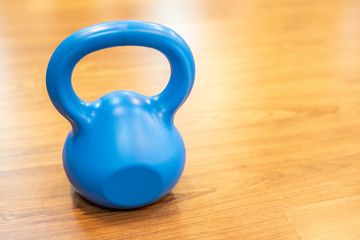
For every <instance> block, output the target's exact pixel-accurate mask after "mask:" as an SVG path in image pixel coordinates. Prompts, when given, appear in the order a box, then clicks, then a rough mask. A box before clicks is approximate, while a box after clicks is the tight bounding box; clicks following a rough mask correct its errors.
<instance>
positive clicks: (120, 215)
mask: <svg viewBox="0 0 360 240" xmlns="http://www.w3.org/2000/svg"><path fill="white" fill-rule="evenodd" d="M70 191H71V197H72V200H73V209H72V211H73V214H74V216H75V218H76V219H77V220H78V223H79V224H80V225H81V226H82V227H83V229H84V230H86V229H87V228H88V221H81V220H85V219H92V220H93V221H96V222H97V224H99V226H104V227H106V226H112V225H114V224H126V223H128V222H130V221H131V222H134V221H144V219H148V218H157V217H163V216H169V215H173V214H178V213H179V208H178V206H177V202H178V201H177V195H176V194H173V193H172V192H170V193H169V194H167V195H166V196H165V197H163V198H162V199H160V200H158V201H157V202H155V203H153V204H151V205H148V206H144V207H140V208H135V209H125V210H120V209H110V208H104V207H101V206H98V205H96V204H94V203H92V202H90V201H88V200H86V199H85V198H84V197H82V196H81V195H80V194H79V193H78V192H76V191H75V190H74V189H73V188H71V190H70Z"/></svg>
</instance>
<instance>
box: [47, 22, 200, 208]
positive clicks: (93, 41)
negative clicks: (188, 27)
mask: <svg viewBox="0 0 360 240" xmlns="http://www.w3.org/2000/svg"><path fill="white" fill-rule="evenodd" d="M130 45H131V46H143V47H150V48H154V49H157V50H159V51H160V52H162V53H163V54H164V55H165V56H166V57H167V59H168V60H169V62H170V65H171V77H170V80H169V83H168V85H167V86H166V88H165V89H164V90H163V92H161V93H160V94H159V95H156V96H151V97H148V96H144V95H141V94H139V93H136V92H132V91H115V92H111V93H108V94H106V95H104V96H102V97H101V98H99V99H98V100H96V101H94V102H86V101H84V100H81V99H80V98H79V97H78V96H77V95H76V94H75V92H74V90H73V88H72V84H71V75H72V71H73V69H74V67H75V65H76V64H77V63H78V62H79V61H80V59H81V58H83V57H84V56H85V55H87V54H89V53H91V52H94V51H97V50H100V49H104V48H108V47H115V46H130ZM194 77H195V65H194V59H193V56H192V53H191V51H190V49H189V47H188V45H187V44H186V42H185V41H184V40H183V39H182V38H181V37H180V36H179V35H178V34H177V33H175V32H174V31H172V30H171V29H169V28H167V27H165V26H162V25H159V24H156V23H150V22H142V21H114V22H107V23H101V24H97V25H93V26H90V27H87V28H84V29H81V30H79V31H77V32H75V33H73V34H71V35H70V36H69V37H68V38H66V39H65V40H64V41H63V42H62V43H61V44H60V45H59V46H58V47H57V48H56V50H55V52H54V53H53V55H52V57H51V59H50V62H49V65H48V69H47V73H46V85H47V90H48V93H49V96H50V99H51V101H52V103H53V104H54V106H55V108H56V109H57V110H58V111H59V112H60V113H61V114H62V115H63V116H64V117H65V118H66V119H67V120H68V121H69V122H70V123H71V126H72V129H71V130H70V132H69V134H68V136H67V138H66V141H65V145H64V149H63V163H64V169H65V172H66V174H67V177H68V178H69V181H70V182H71V184H72V185H73V187H74V188H75V190H76V191H77V192H79V193H80V194H81V195H82V196H83V197H85V198H86V199H88V200H90V201H91V202H93V203H96V204H98V205H101V206H104V207H108V208H115V209H130V208H137V207H142V206H145V205H148V204H151V203H153V202H155V201H157V200H159V199H160V198H162V197H164V196H165V195H166V194H167V193H169V192H170V190H171V189H172V188H173V187H174V186H175V184H176V183H177V182H178V180H179V179H180V177H181V174H182V172H183V169H184V165H185V146H184V142H183V140H182V138H181V135H180V133H179V132H178V130H177V129H176V128H175V126H174V122H173V119H174V114H175V112H176V110H177V109H178V108H179V107H180V106H181V105H182V104H183V102H184V101H185V100H186V98H187V97H188V95H189V93H190V91H191V88H192V86H193V82H194Z"/></svg>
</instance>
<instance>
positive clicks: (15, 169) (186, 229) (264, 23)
mask: <svg viewBox="0 0 360 240" xmlns="http://www.w3.org/2000/svg"><path fill="white" fill-rule="evenodd" d="M122 19H136V20H148V21H152V22H158V23H161V24H163V25H166V26H168V27H170V28H172V29H174V30H175V31H176V32H178V33H179V34H180V35H181V36H182V37H183V38H184V39H185V40H186V41H187V42H188V44H189V46H190V48H191V49H192V51H193V53H194V57H195V61H196V67H197V73H196V74H197V75H196V79H195V85H194V88H193V91H192V93H191V94H190V97H189V99H188V100H187V101H186V103H185V104H184V105H183V107H182V108H181V109H180V110H179V111H178V113H177V115H176V118H175V124H176V126H177V128H178V129H179V131H180V132H181V134H182V136H183V138H184V141H185V144H186V148H187V163H186V167H185V171H184V174H183V176H182V178H181V180H180V182H179V183H178V184H177V185H176V187H175V188H174V189H173V191H172V192H171V193H170V194H169V195H167V196H166V197H164V198H163V199H162V200H160V201H159V202H157V203H155V204H153V205H151V206H148V207H145V208H141V209H137V210H133V211H113V210H108V209H103V208H100V207H97V206H95V205H93V204H91V203H89V202H87V201H86V200H84V199H83V198H82V197H81V196H79V195H78V194H77V193H75V192H74V190H72V188H71V186H70V184H69V182H68V180H67V178H66V176H65V173H64V170H63V166H62V159H61V152H62V147H63V143H64V140H65V137H66V135H67V133H68V131H69V129H70V124H69V123H68V122H67V121H66V120H65V119H64V118H63V117H62V116H61V115H60V114H59V113H58V112H57V111H56V110H55V108H54V107H53V106H52V104H51V102H50V100H49V98H48V96H47V91H46V87H45V73H46V67H47V63H48V61H49V58H50V56H51V54H52V52H53V51H54V49H55V48H56V46H57V45H58V44H59V43H60V42H61V41H62V40H63V39H64V38H65V37H67V36H68V35H69V34H71V33H72V32H74V31H76V30H79V29H81V28H83V27H86V26H89V25H92V24H96V23H100V22H106V21H112V20H122ZM169 75H170V68H169V64H168V63H167V61H166V59H165V57H164V56H163V55H161V54H160V53H159V52H157V51H154V50H151V49H145V48H136V47H121V48H113V49H106V50H102V51H99V52H96V53H93V54H90V55H89V56H86V57H85V58H84V59H83V60H82V61H81V62H80V63H79V64H78V65H77V67H76V68H75V70H74V73H73V85H74V88H75V90H76V92H77V94H78V95H79V96H80V97H81V98H83V99H84V100H88V101H92V100H95V99H97V98H99V97H100V96H102V95H103V94H105V93H107V92H110V91H114V90H118V89H127V90H133V91H137V92H140V93H142V94H146V95H155V94H157V93H159V92H161V91H162V89H163V88H164V87H165V86H166V84H167V81H168V78H169ZM0 83H1V84H0V116H1V117H0V239H2V240H3V239H4V240H12V239H19V240H20V239H21V240H26V239H36V240H37V239H47V240H52V239H61V240H64V239H101V240H102V239H145V240H146V239H151V240H154V239H196V240H198V239H209V240H211V239H240V240H249V239H253V240H267V239H269V240H274V239H276V240H278V239H279V240H281V239H284V240H295V239H297V240H335V239H336V240H350V239H352V240H356V239H360V2H359V1H357V0H354V1H345V0H338V1H329V0H322V1H300V0H296V1H285V0H280V1H266V0H264V1H253V0H248V1H237V0H233V1H225V0H221V1H215V0H214V1H206V0H200V1H190V0H186V1H185V0H182V1H157V0H153V1H145V0H135V1H110V0H109V1H100V0H98V1H96V0H92V1H88V0H83V1H80V0H69V1H63V0H61V1H60V0H48V1H35V0H33V1H20V0H14V1H7V0H1V1H0ZM84 164H86V163H84Z"/></svg>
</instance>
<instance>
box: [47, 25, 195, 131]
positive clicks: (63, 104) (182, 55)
mask: <svg viewBox="0 0 360 240" xmlns="http://www.w3.org/2000/svg"><path fill="white" fill-rule="evenodd" d="M116 46H142V47H149V48H154V49H156V50H158V51H160V52H162V53H163V54H164V55H165V57H166V58H167V59H168V61H169V63H170V67H171V76H170V80H169V82H168V84H167V86H166V87H165V89H164V90H163V91H162V92H161V93H160V94H158V95H156V96H153V97H152V100H153V102H154V104H155V106H156V108H158V111H160V112H162V114H163V115H165V116H169V117H170V118H171V119H172V118H173V116H174V113H175V112H176V110H177V109H178V108H179V107H180V106H181V105H182V104H183V102H184V101H185V100H186V98H187V97H188V95H189V94H190V91H191V89H192V86H193V83H194V77H195V64H194V59H193V55H192V53H191V50H190V48H189V46H188V45H187V44H186V42H185V41H184V40H183V39H182V38H181V37H180V36H179V35H178V34H177V33H175V32H174V31H173V30H171V29H169V28H167V27H165V26H162V25H160V24H156V23H151V22H143V21H114V22H107V23H101V24H97V25H93V26H90V27H87V28H84V29H81V30H79V31H77V32H75V33H73V34H71V35H70V36H69V37H67V38H66V39H65V40H64V41H63V42H62V43H61V44H60V45H59V46H58V47H57V48H56V50H55V51H54V53H53V55H52V57H51V59H50V61H49V65H48V68H47V73H46V85H47V90H48V94H49V96H50V99H51V101H52V102H53V104H54V106H55V107H56V109H57V110H58V111H59V112H60V113H61V114H62V115H63V116H64V117H65V118H66V119H68V120H69V121H70V123H71V124H72V126H73V128H77V126H78V125H79V124H81V123H86V122H89V121H90V118H91V111H92V109H91V107H90V105H91V104H90V103H89V102H86V101H84V100H82V99H80V98H79V97H78V96H77V95H76V93H75V91H74V89H73V87H72V83H71V76H72V72H73V69H74V68H75V66H76V64H77V63H78V62H79V61H80V60H81V59H82V58H83V57H85V56H86V55H87V54H89V53H92V52H94V51H98V50H101V49H104V48H109V47H116Z"/></svg>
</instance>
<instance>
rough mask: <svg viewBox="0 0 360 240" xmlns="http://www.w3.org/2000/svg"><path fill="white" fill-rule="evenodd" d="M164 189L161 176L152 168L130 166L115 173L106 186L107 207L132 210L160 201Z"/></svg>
mask: <svg viewBox="0 0 360 240" xmlns="http://www.w3.org/2000/svg"><path fill="white" fill-rule="evenodd" d="M162 189H163V181H162V178H161V175H160V174H159V173H158V172H157V171H156V170H154V169H152V168H151V167H150V166H129V167H125V168H122V169H121V170H118V171H116V172H115V173H113V174H112V175H111V176H110V177H109V178H108V180H107V181H106V182H105V186H104V197H105V198H106V199H107V201H108V202H110V203H111V204H110V205H109V206H106V207H110V208H118V209H131V208H138V207H142V206H146V205H148V204H151V203H153V202H155V201H156V200H157V199H159V197H161V196H159V194H160V193H161V192H162Z"/></svg>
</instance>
